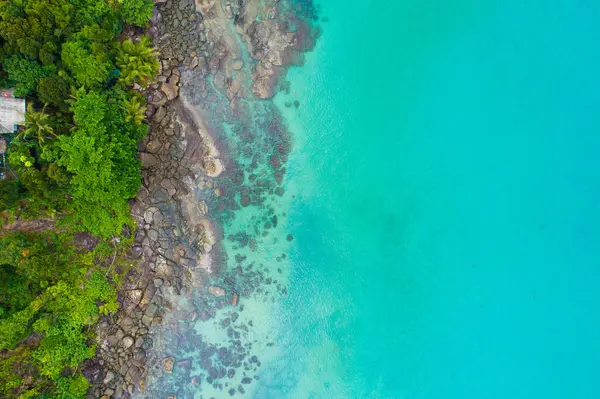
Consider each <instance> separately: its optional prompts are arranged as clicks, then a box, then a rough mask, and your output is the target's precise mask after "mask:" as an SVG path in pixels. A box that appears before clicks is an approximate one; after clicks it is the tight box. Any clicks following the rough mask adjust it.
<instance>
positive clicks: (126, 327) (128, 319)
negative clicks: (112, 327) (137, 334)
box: [119, 316, 134, 331]
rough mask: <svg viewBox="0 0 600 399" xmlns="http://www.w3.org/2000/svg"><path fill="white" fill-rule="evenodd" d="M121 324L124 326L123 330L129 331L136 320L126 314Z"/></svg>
mask: <svg viewBox="0 0 600 399" xmlns="http://www.w3.org/2000/svg"><path fill="white" fill-rule="evenodd" d="M119 325H120V326H121V327H123V330H125V331H129V330H130V329H131V328H132V327H133V326H134V322H133V319H132V318H131V317H129V316H125V317H123V318H122V319H121V320H120V321H119Z"/></svg>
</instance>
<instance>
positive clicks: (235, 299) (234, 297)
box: [231, 292, 239, 306]
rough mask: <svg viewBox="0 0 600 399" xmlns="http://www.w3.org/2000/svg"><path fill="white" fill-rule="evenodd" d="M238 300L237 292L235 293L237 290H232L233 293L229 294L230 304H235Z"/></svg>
mask: <svg viewBox="0 0 600 399" xmlns="http://www.w3.org/2000/svg"><path fill="white" fill-rule="evenodd" d="M238 302H239V297H238V294H237V292H234V293H233V295H231V304H232V305H233V306H237V304H238Z"/></svg>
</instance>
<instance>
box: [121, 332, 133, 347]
mask: <svg viewBox="0 0 600 399" xmlns="http://www.w3.org/2000/svg"><path fill="white" fill-rule="evenodd" d="M134 342H135V341H134V340H133V338H131V337H130V336H129V335H127V336H125V338H123V340H122V341H121V345H122V346H123V348H125V349H128V348H130V347H131V345H133V344H134Z"/></svg>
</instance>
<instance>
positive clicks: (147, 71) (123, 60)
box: [116, 36, 159, 86]
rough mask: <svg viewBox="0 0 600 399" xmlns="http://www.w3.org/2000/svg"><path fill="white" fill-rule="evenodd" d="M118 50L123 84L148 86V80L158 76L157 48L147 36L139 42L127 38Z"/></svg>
mask: <svg viewBox="0 0 600 399" xmlns="http://www.w3.org/2000/svg"><path fill="white" fill-rule="evenodd" d="M117 52H118V54H117V59H116V64H117V66H118V67H119V70H120V72H121V77H120V78H119V80H120V81H121V82H122V83H123V84H125V85H131V84H133V83H138V84H140V85H142V86H146V84H147V83H148V80H149V79H151V78H153V77H154V76H156V74H157V72H158V67H159V64H158V59H157V55H156V50H155V49H154V48H153V47H152V43H151V42H150V38H148V37H147V36H142V37H141V38H140V40H139V41H137V42H133V41H131V40H129V39H128V40H125V41H124V42H123V43H122V44H121V45H120V46H119V47H118V49H117Z"/></svg>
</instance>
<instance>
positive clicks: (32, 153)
mask: <svg viewBox="0 0 600 399" xmlns="http://www.w3.org/2000/svg"><path fill="white" fill-rule="evenodd" d="M153 6H154V1H153V0H0V88H7V87H10V88H14V94H15V95H16V96H18V97H26V98H27V102H28V108H27V112H26V120H25V121H23V126H22V128H21V130H20V131H19V132H18V133H17V135H16V136H15V137H14V138H13V140H12V142H11V143H10V146H9V148H8V152H7V160H8V165H9V167H10V170H11V171H12V172H14V174H15V175H16V176H17V177H18V179H14V178H13V179H5V180H0V215H1V216H2V218H1V220H3V223H9V222H14V221H22V220H25V219H40V218H42V219H43V220H50V221H52V223H51V226H50V227H49V228H46V229H45V231H43V232H35V231H21V232H19V231H6V230H0V397H2V398H7V399H11V398H33V397H44V398H82V397H85V394H86V390H87V388H88V385H89V384H88V382H87V380H86V379H85V378H84V377H83V376H82V374H81V370H80V368H79V365H80V363H81V362H82V361H83V360H85V359H89V358H90V357H92V356H94V353H95V346H94V329H93V325H94V323H95V322H96V321H97V320H98V318H99V317H101V316H102V315H105V314H109V313H111V312H114V311H116V310H117V308H118V303H117V302H116V291H115V288H116V287H115V286H116V281H117V280H118V279H119V275H117V274H116V272H114V271H113V270H115V268H110V267H109V266H108V263H109V261H108V260H109V259H113V262H114V259H115V258H114V254H115V253H116V252H115V251H117V244H116V243H117V242H120V243H121V244H120V246H119V253H121V252H125V251H126V248H127V245H129V244H130V243H131V241H132V238H131V237H129V236H126V235H125V233H124V232H125V231H127V230H128V229H126V228H125V227H126V226H133V222H132V220H131V216H130V210H129V205H128V200H129V199H131V198H133V197H134V196H135V193H136V192H137V190H138V189H139V187H140V185H141V173H140V167H141V164H140V161H139V159H138V158H137V143H138V141H139V140H140V139H142V138H143V137H144V135H145V134H146V132H147V129H148V126H147V125H146V124H145V123H144V119H145V110H146V108H145V102H144V99H143V97H142V96H141V95H140V94H139V93H138V92H136V91H134V90H133V86H134V84H140V85H145V84H147V83H149V82H150V81H151V80H152V79H153V78H154V75H155V74H156V73H157V70H158V61H157V55H156V52H155V50H154V49H153V48H152V45H151V42H150V40H149V39H148V38H147V37H145V36H141V37H137V38H130V37H125V35H123V34H122V30H123V29H122V28H123V26H124V25H127V24H132V25H136V26H139V27H143V26H146V24H147V22H148V20H149V18H150V17H151V16H152V8H153ZM80 232H86V234H92V235H93V236H95V237H96V239H97V240H98V245H97V246H96V247H95V248H94V249H88V250H86V251H82V250H80V249H79V248H77V247H76V246H75V245H74V236H75V234H77V233H80ZM117 259H118V258H117ZM111 266H112V263H111Z"/></svg>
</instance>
